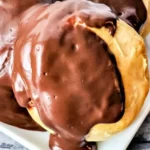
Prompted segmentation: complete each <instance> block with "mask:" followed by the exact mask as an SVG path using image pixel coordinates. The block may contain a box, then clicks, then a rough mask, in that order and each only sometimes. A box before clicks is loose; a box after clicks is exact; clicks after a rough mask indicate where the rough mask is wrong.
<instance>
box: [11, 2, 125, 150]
mask: <svg viewBox="0 0 150 150" xmlns="http://www.w3.org/2000/svg"><path fill="white" fill-rule="evenodd" d="M116 19H117V17H116V15H115V14H113V13H112V12H111V10H110V8H109V7H107V6H106V5H104V4H96V3H92V2H88V1H85V0H81V1H77V2H75V1H73V0H69V1H64V2H57V3H55V4H54V5H37V6H35V7H33V8H31V9H29V10H28V11H26V12H25V13H24V16H23V17H22V20H21V24H20V25H19V31H18V36H17V39H16V43H15V51H14V64H13V71H12V80H13V90H14V93H15V96H16V97H17V101H18V103H19V104H20V105H21V106H22V107H26V108H28V107H31V106H30V100H31V99H32V103H33V104H34V106H35V107H36V108H37V110H38V113H39V115H40V118H41V120H42V121H43V123H44V124H45V125H46V126H47V127H49V128H51V129H52V130H54V131H55V132H56V133H57V135H54V136H52V137H51V140H50V148H51V149H52V150H53V149H54V147H55V148H56V147H58V148H60V149H62V150H70V149H71V150H89V149H90V148H92V149H93V150H94V149H96V145H95V144H93V143H92V144H90V143H86V142H85V141H84V139H85V136H86V135H87V134H88V132H89V130H90V129H91V128H92V127H93V126H94V125H96V124H98V123H113V122H116V121H118V120H119V119H120V118H121V117H122V115H123V113H124V99H125V96H124V89H123V84H122V80H121V76H120V73H119V70H118V68H117V64H116V61H115V57H114V56H113V55H112V54H111V52H110V50H109V48H108V46H107V44H106V43H105V42H104V41H103V40H102V39H100V38H99V37H97V36H96V35H95V34H94V33H92V32H90V31H88V30H87V29H86V28H85V27H84V26H76V25H75V22H76V21H81V22H83V23H85V24H86V25H88V26H91V27H102V26H105V27H107V28H108V29H109V30H110V33H111V34H112V36H113V34H114V33H115V31H116ZM54 22H55V24H54ZM18 87H21V88H18ZM22 94H23V96H22ZM24 95H26V96H24ZM24 97H25V98H24ZM23 98H24V99H23ZM110 114H111V115H110ZM56 143H57V144H56ZM58 143H59V144H58Z"/></svg>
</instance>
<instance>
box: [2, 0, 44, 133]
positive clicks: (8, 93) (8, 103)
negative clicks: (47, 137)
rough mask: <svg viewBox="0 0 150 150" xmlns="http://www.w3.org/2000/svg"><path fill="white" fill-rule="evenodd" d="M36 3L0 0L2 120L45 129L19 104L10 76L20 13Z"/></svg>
mask: <svg viewBox="0 0 150 150" xmlns="http://www.w3.org/2000/svg"><path fill="white" fill-rule="evenodd" d="M36 3H37V2H36V1H35V0H30V1H29V0H26V1H23V0H21V1H20V0H5V1H1V2H0V110H1V113H0V121H1V122H4V123H7V124H10V125H13V126H17V127H19V128H24V129H29V130H40V131H43V129H42V128H41V127H40V126H39V125H37V124H36V123H35V122H34V121H33V120H32V119H31V117H30V116H29V114H28V112H27V110H26V109H25V108H21V107H20V106H19V105H18V103H17V101H16V98H15V96H14V92H13V90H12V81H11V77H10V76H11V70H12V63H13V52H14V41H15V38H16V33H17V30H18V23H19V17H20V14H21V13H22V12H23V11H24V10H26V9H27V8H29V7H30V6H32V5H33V4H36Z"/></svg>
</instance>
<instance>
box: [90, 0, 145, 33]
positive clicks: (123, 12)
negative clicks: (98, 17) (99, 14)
mask: <svg viewBox="0 0 150 150" xmlns="http://www.w3.org/2000/svg"><path fill="white" fill-rule="evenodd" d="M90 1H93V2H96V3H104V4H106V5H108V6H109V7H110V8H111V9H112V11H113V12H114V13H115V14H116V15H117V16H118V17H119V18H120V19H122V20H124V21H125V22H127V23H128V24H129V25H131V26H132V27H133V28H134V29H136V30H137V31H138V30H139V29H140V27H141V25H142V24H143V23H144V22H145V21H146V18H147V11H146V7H145V5H144V3H143V0H90Z"/></svg>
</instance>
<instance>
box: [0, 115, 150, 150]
mask: <svg viewBox="0 0 150 150" xmlns="http://www.w3.org/2000/svg"><path fill="white" fill-rule="evenodd" d="M0 150H27V149H26V148H25V147H23V146H21V145H20V144H18V143H17V142H15V141H14V140H12V139H11V138H9V137H7V136H6V135H4V134H2V133H0ZM127 150H150V114H149V115H148V117H147V118H146V120H145V121H144V123H143V125H142V126H141V128H140V130H139V131H138V133H137V134H136V136H135V138H134V139H133V141H132V142H131V144H130V145H129V147H128V149H127Z"/></svg>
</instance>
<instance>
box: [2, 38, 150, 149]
mask: <svg viewBox="0 0 150 150" xmlns="http://www.w3.org/2000/svg"><path fill="white" fill-rule="evenodd" d="M148 41H149V42H148ZM146 44H147V49H149V52H148V57H149V60H150V35H149V36H148V37H147V38H146ZM149 68H150V64H149ZM149 111H150V93H149V94H148V96H147V98H146V101H145V103H144V105H143V107H142V109H141V112H140V113H139V115H138V116H137V118H136V119H135V121H134V122H133V123H132V124H131V125H130V126H129V127H128V128H127V129H126V130H124V131H122V132H120V133H118V134H116V135H114V136H112V137H111V138H110V139H108V140H107V141H105V142H100V143H98V150H125V149H126V148H127V147H128V145H129V143H130V142H131V140H132V139H133V137H134V135H135V134H136V132H137V131H138V129H139V127H140V126H141V124H142V123H143V121H144V119H145V118H146V116H147V115H148V113H149ZM0 131H2V132H3V133H5V134H7V135H8V136H10V137H11V138H13V139H14V140H16V141H17V142H19V143H20V144H22V145H24V146H25V147H27V148H28V149H30V150H49V147H48V142H49V133H47V132H45V133H43V132H36V131H27V130H22V129H18V128H15V127H12V126H9V125H6V124H4V123H1V122H0Z"/></svg>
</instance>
